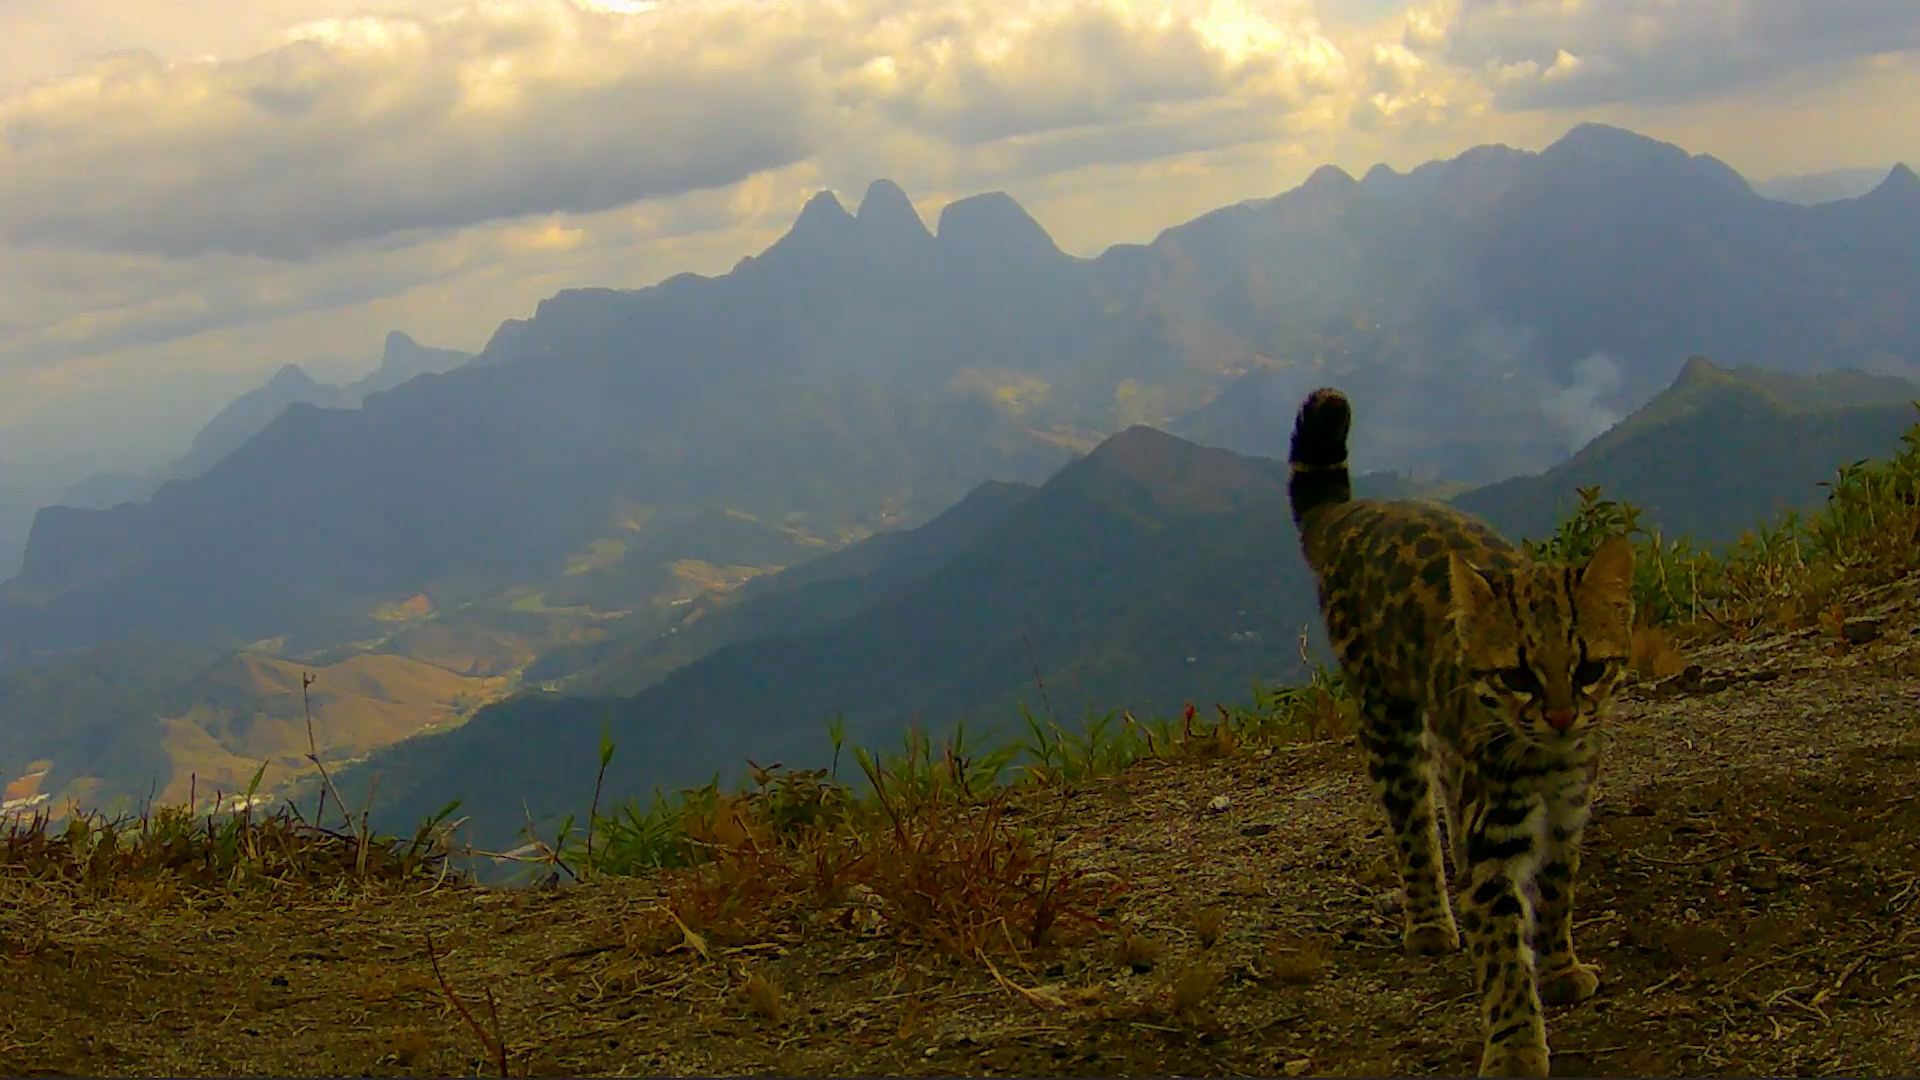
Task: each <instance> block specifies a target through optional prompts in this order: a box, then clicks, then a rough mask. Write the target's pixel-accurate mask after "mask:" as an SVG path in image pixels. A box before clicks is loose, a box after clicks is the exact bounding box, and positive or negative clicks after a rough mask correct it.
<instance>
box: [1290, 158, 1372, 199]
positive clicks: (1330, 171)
mask: <svg viewBox="0 0 1920 1080" xmlns="http://www.w3.org/2000/svg"><path fill="white" fill-rule="evenodd" d="M1359 186H1360V181H1358V180H1355V179H1354V178H1353V176H1352V175H1351V174H1350V173H1348V172H1347V170H1345V169H1343V168H1341V167H1340V166H1338V165H1322V166H1320V167H1319V168H1317V169H1315V170H1313V173H1312V174H1311V175H1309V176H1308V177H1307V179H1306V181H1305V182H1303V183H1302V184H1301V185H1300V186H1299V187H1298V188H1296V189H1295V190H1297V191H1299V192H1300V193H1301V194H1303V195H1321V194H1329V195H1330V194H1338V193H1342V192H1348V191H1352V190H1353V189H1354V188H1357V187H1359Z"/></svg>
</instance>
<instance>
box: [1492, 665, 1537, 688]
mask: <svg viewBox="0 0 1920 1080" xmlns="http://www.w3.org/2000/svg"><path fill="white" fill-rule="evenodd" d="M1499 677H1500V682H1501V685H1503V686H1505V687H1506V688H1507V689H1509V690H1511V691H1513V692H1514V693H1516V694H1538V693H1540V692H1541V686H1540V677H1539V676H1537V675H1535V674H1534V673H1533V669H1532V668H1524V667H1517V668H1508V669H1506V670H1505V671H1502V672H1501V673H1500V676H1499Z"/></svg>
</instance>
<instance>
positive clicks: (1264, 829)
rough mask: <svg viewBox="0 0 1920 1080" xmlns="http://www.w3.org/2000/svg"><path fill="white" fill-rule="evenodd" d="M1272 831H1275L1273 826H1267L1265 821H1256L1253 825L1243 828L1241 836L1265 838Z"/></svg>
mask: <svg viewBox="0 0 1920 1080" xmlns="http://www.w3.org/2000/svg"><path fill="white" fill-rule="evenodd" d="M1272 831H1273V826H1271V825H1269V824H1267V823H1266V822H1264V821H1256V822H1254V823H1253V824H1251V825H1243V826H1241V828H1240V835H1241V836H1265V835H1267V834H1268V833H1270V832H1272Z"/></svg>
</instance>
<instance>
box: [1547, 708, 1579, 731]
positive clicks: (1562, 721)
mask: <svg viewBox="0 0 1920 1080" xmlns="http://www.w3.org/2000/svg"><path fill="white" fill-rule="evenodd" d="M1578 715H1579V713H1578V711H1577V710H1574V709H1548V710H1547V723H1548V724H1549V725H1551V726H1552V727H1553V730H1555V731H1565V730H1567V729H1568V728H1570V727H1572V726H1573V719H1574V717H1575V716H1578Z"/></svg>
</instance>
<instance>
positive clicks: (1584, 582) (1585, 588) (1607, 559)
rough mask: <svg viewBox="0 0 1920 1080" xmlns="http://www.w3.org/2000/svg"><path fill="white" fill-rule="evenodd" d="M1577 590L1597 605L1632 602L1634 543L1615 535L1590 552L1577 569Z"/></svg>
mask: <svg viewBox="0 0 1920 1080" xmlns="http://www.w3.org/2000/svg"><path fill="white" fill-rule="evenodd" d="M1580 589H1581V591H1582V592H1585V593H1587V594H1589V595H1590V596H1592V597H1593V598H1594V599H1595V600H1600V601H1603V602H1604V601H1622V600H1628V601H1630V600H1632V599H1633V542H1632V541H1631V540H1628V539H1627V535H1626V534H1625V533H1614V534H1613V535H1612V536H1609V537H1607V538H1606V539H1605V540H1602V541H1600V546H1599V547H1596V548H1594V549H1593V555H1592V556H1591V557H1589V558H1588V559H1587V565H1586V566H1584V567H1582V568H1581V569H1580Z"/></svg>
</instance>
